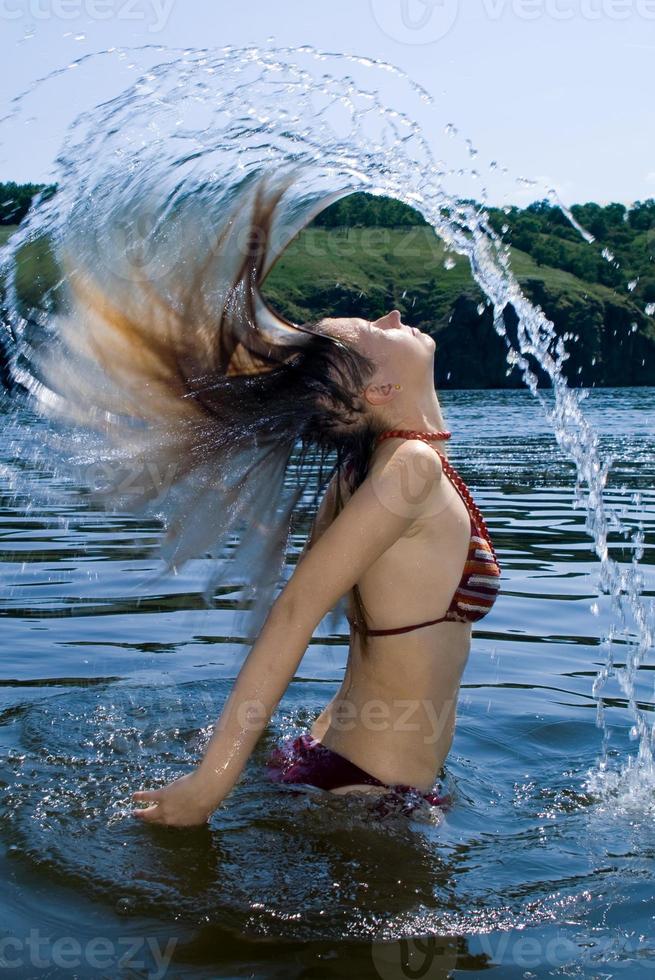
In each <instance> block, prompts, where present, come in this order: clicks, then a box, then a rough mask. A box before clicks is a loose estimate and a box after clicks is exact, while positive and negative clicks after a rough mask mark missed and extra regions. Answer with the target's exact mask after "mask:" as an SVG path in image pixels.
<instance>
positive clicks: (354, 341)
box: [317, 310, 435, 385]
mask: <svg viewBox="0 0 655 980" xmlns="http://www.w3.org/2000/svg"><path fill="white" fill-rule="evenodd" d="M317 329H318V330H319V331H320V332H322V333H326V334H328V335H329V336H331V337H335V338H336V339H338V340H341V341H342V342H343V343H345V344H347V345H348V346H349V347H352V348H354V349H355V350H357V351H358V352H359V353H360V354H363V355H364V356H365V357H368V358H370V359H371V360H372V361H373V363H374V364H375V365H376V377H377V379H378V380H383V379H385V380H388V381H391V382H393V383H400V384H407V385H409V384H412V383H416V382H417V381H419V380H422V379H423V378H424V377H425V376H426V372H427V373H428V377H429V378H430V379H431V378H432V365H433V360H434V350H435V343H434V340H433V339H432V337H430V335H429V334H427V333H422V332H421V331H420V330H419V329H418V328H417V327H408V326H407V324H405V323H403V322H402V320H401V318H400V313H399V312H398V310H391V312H390V313H387V314H385V316H382V317H380V319H379V320H372V321H370V320H362V319H360V318H359V317H345V318H327V319H324V320H321V321H320V323H319V324H318V325H317Z"/></svg>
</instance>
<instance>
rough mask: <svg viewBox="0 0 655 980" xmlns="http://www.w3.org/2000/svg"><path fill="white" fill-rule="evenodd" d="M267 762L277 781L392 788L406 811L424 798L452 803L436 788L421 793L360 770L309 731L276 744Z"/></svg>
mask: <svg viewBox="0 0 655 980" xmlns="http://www.w3.org/2000/svg"><path fill="white" fill-rule="evenodd" d="M266 764H267V767H268V770H269V775H270V777H271V779H273V780H274V781H275V782H278V783H301V784H305V785H309V786H317V787H318V788H319V789H327V790H330V789H339V788H340V787H342V786H352V785H361V784H363V785H365V786H384V787H385V788H386V789H388V790H389V795H390V796H398V797H402V798H404V799H405V802H406V803H407V804H409V807H407V806H405V807H404V809H405V810H407V809H408V808H409V810H410V811H411V810H412V809H415V808H416V806H419V805H420V804H421V801H424V802H426V803H429V804H430V806H441V807H444V806H446V805H447V804H448V803H449V802H450V797H448V796H442V795H441V794H439V793H436V792H434V791H431V792H429V793H422V792H421V791H420V790H418V789H416V788H415V787H413V786H401V785H393V786H389V785H388V784H387V783H383V782H382V781H381V780H380V779H378V778H377V777H376V776H371V774H370V773H368V772H366V770H365V769H360V767H359V766H356V765H355V763H354V762H350V761H349V760H348V759H346V758H344V756H342V755H339V753H338V752H333V751H332V749H328V748H327V746H326V745H323V744H322V743H321V742H319V741H318V739H316V738H312V736H311V735H310V734H309V733H305V734H303V735H298V736H297V737H296V738H289V739H287V740H286V741H284V742H282V744H281V745H279V746H276V747H275V748H274V749H273V751H272V752H271V753H270V755H269V757H268V759H267V762H266ZM386 796H387V794H384V797H386ZM384 797H381V798H382V799H384Z"/></svg>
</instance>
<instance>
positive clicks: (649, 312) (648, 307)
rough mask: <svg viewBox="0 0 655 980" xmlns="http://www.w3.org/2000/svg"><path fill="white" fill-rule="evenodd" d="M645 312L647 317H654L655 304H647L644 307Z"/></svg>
mask: <svg viewBox="0 0 655 980" xmlns="http://www.w3.org/2000/svg"><path fill="white" fill-rule="evenodd" d="M644 312H645V313H646V316H652V315H653V313H655V303H647V304H646V306H645V307H644Z"/></svg>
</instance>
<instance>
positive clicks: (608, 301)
mask: <svg viewBox="0 0 655 980" xmlns="http://www.w3.org/2000/svg"><path fill="white" fill-rule="evenodd" d="M358 198H359V205H361V202H362V201H363V200H364V199H365V198H366V195H355V196H353V198H352V199H346V201H345V202H340V204H338V205H335V206H334V208H331V209H328V211H326V212H324V213H323V214H322V215H321V216H319V219H318V221H317V222H315V224H314V225H313V226H311V227H310V228H308V229H307V230H306V231H305V232H303V233H302V234H301V235H300V236H299V237H298V238H297V239H296V241H295V242H293V243H292V245H291V246H290V247H289V249H288V250H287V251H286V253H285V254H284V256H283V257H282V258H281V259H280V261H279V262H278V264H277V265H276V266H275V268H274V269H273V271H272V272H271V275H270V276H269V278H268V280H267V282H266V285H265V289H264V293H265V295H266V297H267V299H268V301H269V302H270V303H271V305H272V306H274V307H275V308H277V309H279V310H280V311H281V312H282V313H284V314H285V315H286V316H288V317H289V318H290V319H291V320H293V321H295V322H299V323H302V322H307V321H312V320H316V319H318V318H319V317H323V316H347V315H354V316H365V317H367V318H369V319H373V318H375V317H378V316H381V315H382V314H383V313H385V312H387V311H388V310H389V309H391V308H393V307H397V308H398V309H399V310H401V312H402V313H403V315H404V317H405V319H406V320H407V322H409V323H411V324H414V325H416V326H420V327H421V328H422V329H426V330H429V331H430V332H431V333H432V334H433V335H434V336H435V338H436V339H437V350H438V353H437V383H438V384H439V385H440V386H442V387H514V386H517V385H521V384H522V382H521V379H520V376H519V374H518V372H517V371H516V370H513V371H510V372H509V373H508V368H507V363H506V358H505V350H506V348H505V342H504V340H503V339H502V338H500V337H499V336H498V335H497V334H496V333H495V331H494V329H493V326H492V316H491V310H490V309H489V308H488V307H487V305H486V303H485V300H484V297H483V295H482V294H481V292H480V290H479V288H478V286H477V284H476V283H475V282H474V280H473V278H472V276H471V273H470V269H469V266H468V263H467V261H466V260H465V259H462V258H460V257H458V256H455V255H452V254H451V253H447V252H446V250H445V249H444V246H443V243H442V242H441V240H440V239H438V238H437V236H436V235H435V234H434V232H433V231H432V229H431V228H429V227H428V226H426V225H425V224H424V223H423V224H422V225H421V224H418V225H417V224H414V225H412V224H409V223H408V221H409V220H415V218H416V216H415V215H413V213H412V212H409V209H405V211H404V212H403V213H401V216H400V217H401V219H402V222H404V223H402V224H401V226H400V227H398V226H396V227H387V226H385V225H384V221H385V220H387V219H388V218H389V215H386V210H388V207H389V205H390V204H393V205H394V206H396V211H394V212H393V215H392V220H393V221H394V222H396V223H397V222H399V220H400V219H399V216H398V213H396V212H397V209H398V205H397V202H384V200H383V199H378V200H379V201H381V202H382V203H381V204H375V205H374V206H373V207H371V203H370V202H364V203H365V204H366V208H365V209H364V210H363V211H362V210H360V211H359V212H358V211H357V210H356V209H357V207H358ZM353 202H354V203H353ZM647 205H648V206H649V205H650V202H647ZM584 207H597V206H591V205H589V206H584ZM609 207H610V208H611V207H612V206H609ZM535 208H536V210H535V211H534V212H530V209H525V210H523V211H518V210H517V209H514V213H513V214H512V213H510V214H509V215H507V214H502V215H501V214H500V213H498V212H495V213H492V215H491V217H492V221H493V222H494V223H498V222H500V221H501V220H502V221H503V222H504V226H505V231H504V234H505V237H506V240H509V239H510V237H511V235H512V234H514V236H515V238H516V239H517V240H520V241H521V242H522V243H523V244H525V245H526V246H527V248H528V249H529V250H530V251H527V250H525V249H523V248H518V247H512V249H511V265H512V268H513V270H514V273H515V275H516V277H517V279H518V280H519V282H520V284H521V286H522V288H523V290H524V291H525V293H526V295H528V297H529V298H530V299H532V300H533V302H536V303H538V304H539V305H540V306H541V308H542V309H543V310H544V312H545V313H546V315H547V316H548V317H549V318H550V319H551V320H553V322H554V324H555V326H556V329H557V331H558V333H560V334H564V335H566V347H567V350H568V351H569V353H570V357H569V360H568V361H567V362H566V373H567V377H568V379H569V381H570V382H571V383H572V384H581V385H585V386H591V385H636V384H655V320H654V319H653V317H652V316H649V315H647V313H646V312H645V308H646V307H645V303H646V301H647V300H648V297H649V295H650V293H649V290H650V288H651V285H650V283H651V280H650V278H649V276H650V275H652V272H651V269H652V268H653V265H652V257H649V253H648V248H649V247H650V241H651V237H650V231H649V230H648V227H646V228H641V227H637V228H628V230H627V231H626V229H625V228H623V227H617V228H614V230H613V232H612V234H614V237H615V241H614V242H613V247H614V248H615V249H616V248H617V241H618V245H619V247H621V243H623V251H622V254H621V257H622V262H621V263H620V264H619V263H618V262H617V261H614V262H613V263H612V262H608V261H607V259H606V258H605V257H603V255H602V248H603V247H604V246H603V242H602V240H601V241H599V242H597V243H594V244H593V245H588V244H586V243H585V242H584V241H583V240H582V239H581V238H580V236H579V235H578V233H577V232H576V231H575V230H574V229H572V228H571V226H570V225H569V224H568V223H567V225H566V227H564V225H561V224H560V223H559V222H558V221H555V219H554V218H553V211H554V210H555V209H550V208H546V209H544V208H542V207H540V206H535ZM348 209H350V210H348ZM385 209H386V210H385ZM602 210H603V209H601V211H602ZM605 210H609V209H605ZM624 210H625V209H624ZM654 213H655V212H654ZM640 214H641V212H640ZM418 220H421V219H420V218H419V219H418ZM640 220H641V219H640ZM343 221H368V222H370V224H369V226H364V225H358V224H355V225H354V226H351V227H343V226H342V224H341V223H342V222H343ZM623 224H624V225H626V227H627V224H626V222H625V220H624V221H623ZM550 225H552V227H553V228H554V231H553V230H552V229H551V230H550V231H548V230H544V228H546V229H548V227H550ZM14 227H15V226H9V225H0V244H2V243H3V242H4V241H5V240H6V238H7V237H8V236H9V234H10V233H11V232H12V231H13V230H14ZM612 227H614V226H612ZM499 230H500V229H499ZM608 234H609V233H608ZM621 236H622V237H621ZM544 243H546V245H547V246H548V247H545V245H544ZM549 250H550V251H549ZM585 250H587V251H586V252H585ZM545 254H551V255H552V256H553V262H555V263H556V264H555V265H549V264H548V263H546V262H545V261H544V256H545ZM571 256H573V258H571ZM580 256H582V257H580ZM587 258H589V261H587ZM557 263H559V267H557ZM576 263H577V265H576ZM584 263H587V264H586V265H585V264H584ZM640 263H641V264H640ZM567 264H568V265H576V267H578V268H579V269H580V271H581V272H583V271H585V270H587V271H586V273H585V274H586V275H588V276H589V277H590V278H582V277H581V276H578V275H575V274H573V272H571V271H567V269H566V268H562V266H563V265H567ZM637 267H638V270H639V271H633V270H635V269H637ZM630 275H633V276H636V279H637V283H636V285H635V284H634V283H631V288H626V286H625V284H624V282H623V280H624V279H625V278H626V277H627V276H630ZM54 276H55V270H54V268H53V264H52V261H51V259H50V257H49V255H48V253H47V251H44V250H43V249H40V248H38V246H36V245H31V246H28V247H27V248H26V249H25V252H24V255H23V260H22V263H21V269H20V288H21V293H22V295H24V296H25V298H26V300H27V301H28V302H29V300H31V299H35V298H36V297H37V296H38V294H39V293H40V292H41V291H42V290H43V289H44V288H46V287H47V286H48V285H49V284H51V283H52V282H53V281H54ZM599 279H607V282H602V281H598V280H599ZM514 322H515V317H513V311H512V310H509V311H507V313H506V323H507V327H508V332H509V335H510V336H511V334H512V327H513V325H514Z"/></svg>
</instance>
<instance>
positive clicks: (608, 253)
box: [600, 247, 614, 262]
mask: <svg viewBox="0 0 655 980" xmlns="http://www.w3.org/2000/svg"><path fill="white" fill-rule="evenodd" d="M600 254H601V255H602V256H603V258H604V259H606V260H607V261H608V262H613V261H614V252H611V251H610V249H609V248H607V247H605V248H604V249H603V251H602V252H601V253H600Z"/></svg>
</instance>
